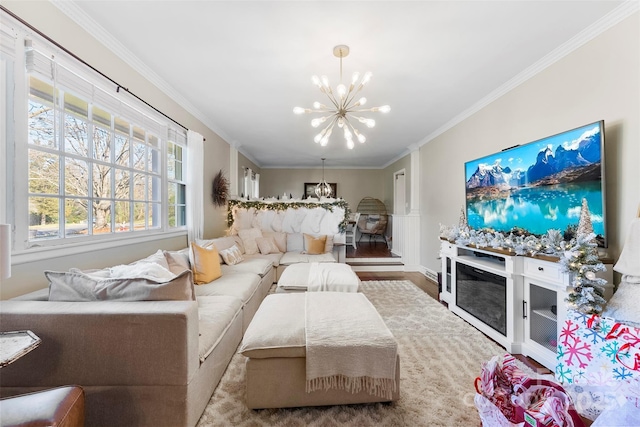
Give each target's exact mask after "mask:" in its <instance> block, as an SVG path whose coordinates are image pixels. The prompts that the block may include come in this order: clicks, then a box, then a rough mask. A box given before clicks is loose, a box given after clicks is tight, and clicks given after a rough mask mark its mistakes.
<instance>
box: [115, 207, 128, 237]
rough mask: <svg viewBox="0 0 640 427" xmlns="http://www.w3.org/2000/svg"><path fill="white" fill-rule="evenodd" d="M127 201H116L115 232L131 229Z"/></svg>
mask: <svg viewBox="0 0 640 427" xmlns="http://www.w3.org/2000/svg"><path fill="white" fill-rule="evenodd" d="M129 206H130V203H129V202H116V232H122V231H131V212H130V211H129Z"/></svg>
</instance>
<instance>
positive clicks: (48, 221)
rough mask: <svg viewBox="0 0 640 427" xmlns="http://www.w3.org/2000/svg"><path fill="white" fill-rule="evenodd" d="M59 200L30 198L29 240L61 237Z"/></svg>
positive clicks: (53, 198)
mask: <svg viewBox="0 0 640 427" xmlns="http://www.w3.org/2000/svg"><path fill="white" fill-rule="evenodd" d="M59 218H60V208H59V205H58V198H55V197H29V240H38V239H52V238H53V239H55V238H59V237H60V229H59V227H60V224H59V223H58V221H59Z"/></svg>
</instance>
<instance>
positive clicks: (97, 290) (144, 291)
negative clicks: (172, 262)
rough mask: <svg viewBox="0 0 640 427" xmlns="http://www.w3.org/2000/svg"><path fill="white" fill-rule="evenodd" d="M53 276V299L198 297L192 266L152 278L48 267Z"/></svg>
mask: <svg viewBox="0 0 640 427" xmlns="http://www.w3.org/2000/svg"><path fill="white" fill-rule="evenodd" d="M44 274H45V276H46V277H47V279H48V280H49V301H76V302H81V301H106V300H109V301H164V300H194V299H195V292H194V289H193V279H192V274H191V271H190V270H183V271H182V273H180V274H178V275H177V276H175V278H174V279H173V280H170V281H167V282H160V281H157V280H153V279H151V278H135V277H131V278H110V277H99V276H92V275H90V274H87V273H85V272H83V271H80V270H77V269H71V270H70V271H68V272H55V271H45V272H44Z"/></svg>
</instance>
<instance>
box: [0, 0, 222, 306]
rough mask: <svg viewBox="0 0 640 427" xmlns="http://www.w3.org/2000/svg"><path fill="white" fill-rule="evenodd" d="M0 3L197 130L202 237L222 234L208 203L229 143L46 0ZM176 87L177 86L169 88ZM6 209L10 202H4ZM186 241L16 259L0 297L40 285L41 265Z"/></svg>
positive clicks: (87, 264)
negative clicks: (199, 138) (200, 146)
mask: <svg viewBox="0 0 640 427" xmlns="http://www.w3.org/2000/svg"><path fill="white" fill-rule="evenodd" d="M2 5H3V6H5V7H7V8H8V9H9V10H11V11H12V12H14V13H15V14H16V15H18V16H19V17H20V18H22V19H24V20H25V21H26V22H28V23H29V24H31V25H33V26H34V27H36V28H37V29H39V30H40V31H42V32H43V33H45V34H46V35H47V36H49V37H50V38H52V39H53V40H55V41H56V42H58V43H59V44H61V45H62V46H64V47H65V48H66V49H68V50H70V51H71V52H73V53H74V54H76V55H77V56H79V57H80V58H82V59H83V60H84V61H86V62H87V63H89V64H91V65H92V66H93V67H95V68H97V69H99V70H100V71H102V72H103V73H104V74H106V75H108V76H109V77H111V78H112V79H113V80H115V81H117V82H118V83H119V84H121V85H122V86H124V87H127V88H129V90H131V91H132V92H133V93H135V94H136V95H137V96H139V97H141V98H142V99H144V100H145V101H147V102H148V103H150V104H151V105H153V106H154V107H156V108H158V109H159V110H161V111H162V112H163V113H165V114H167V115H168V116H170V117H172V118H174V119H175V120H177V121H178V122H180V123H181V124H182V125H184V126H186V127H188V128H189V129H192V130H194V131H196V132H199V133H201V134H202V135H203V136H204V137H205V139H206V141H205V144H204V157H205V161H204V165H205V166H204V180H205V183H204V200H205V203H204V215H205V230H204V234H205V236H215V235H219V234H222V233H223V232H224V229H225V228H226V222H225V219H226V211H225V209H224V208H223V209H217V208H214V207H213V203H211V194H210V193H211V182H212V181H213V177H214V176H215V174H216V172H217V171H218V170H220V169H223V170H226V171H228V170H229V144H227V143H226V142H225V141H224V140H222V139H221V138H220V137H219V136H218V135H217V134H215V133H214V132H213V131H212V130H210V129H209V128H208V127H207V126H206V125H204V124H203V123H202V122H200V121H199V120H198V119H196V118H195V117H194V116H192V115H191V114H190V113H188V112H187V111H186V110H185V109H184V108H182V107H181V106H179V105H178V104H177V103H176V102H174V101H173V100H172V99H171V98H170V97H169V96H167V95H166V94H165V93H163V92H162V91H161V90H159V89H158V88H157V87H155V86H154V85H153V84H152V83H150V82H149V81H148V80H146V79H145V78H144V77H143V76H142V75H140V74H138V73H137V72H136V71H134V70H133V69H132V68H131V67H130V66H129V65H128V64H126V63H125V62H124V61H123V60H122V59H120V58H119V57H118V56H117V55H116V54H115V53H113V52H111V51H110V50H108V49H107V48H106V47H105V46H103V45H102V44H100V43H99V42H98V41H97V40H95V39H94V38H93V37H91V36H90V35H88V34H87V33H86V32H85V31H84V30H83V29H82V28H80V27H79V26H78V25H76V24H75V23H74V22H73V21H72V20H70V19H69V18H67V17H66V16H65V15H64V14H63V13H61V12H60V11H59V10H58V9H57V8H56V7H55V6H53V5H52V4H51V3H50V2H48V1H4V0H3V1H2ZM175 89H177V90H179V89H180V88H175ZM8 209H11V206H10V205H9V206H8ZM184 246H186V234H185V236H184V237H180V238H176V237H171V238H167V239H163V240H159V241H155V242H151V243H144V244H130V245H127V246H126V250H122V248H120V249H113V250H101V251H93V252H87V253H83V254H81V255H74V256H69V257H59V258H49V259H46V258H45V257H44V256H43V258H42V259H41V260H39V261H37V262H28V263H23V264H16V263H15V262H14V265H13V267H12V277H11V278H10V279H8V280H6V281H3V283H2V286H1V287H0V298H1V299H6V298H11V297H13V296H16V295H19V294H22V293H25V292H29V291H32V290H35V289H38V288H42V287H44V286H46V280H45V278H44V275H43V274H42V271H43V270H46V269H51V270H64V269H68V268H69V267H72V266H73V267H78V268H99V267H104V266H107V265H115V264H119V263H125V262H129V261H133V260H135V259H138V258H141V257H144V256H146V255H148V254H150V253H152V252H155V250H157V249H159V248H162V249H176V248H177V247H184Z"/></svg>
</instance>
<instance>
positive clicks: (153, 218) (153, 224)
mask: <svg viewBox="0 0 640 427" xmlns="http://www.w3.org/2000/svg"><path fill="white" fill-rule="evenodd" d="M161 212H162V209H161V205H160V203H151V209H150V210H149V218H148V221H147V222H148V224H149V228H160V225H161V223H162V221H161V219H160V218H161Z"/></svg>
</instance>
